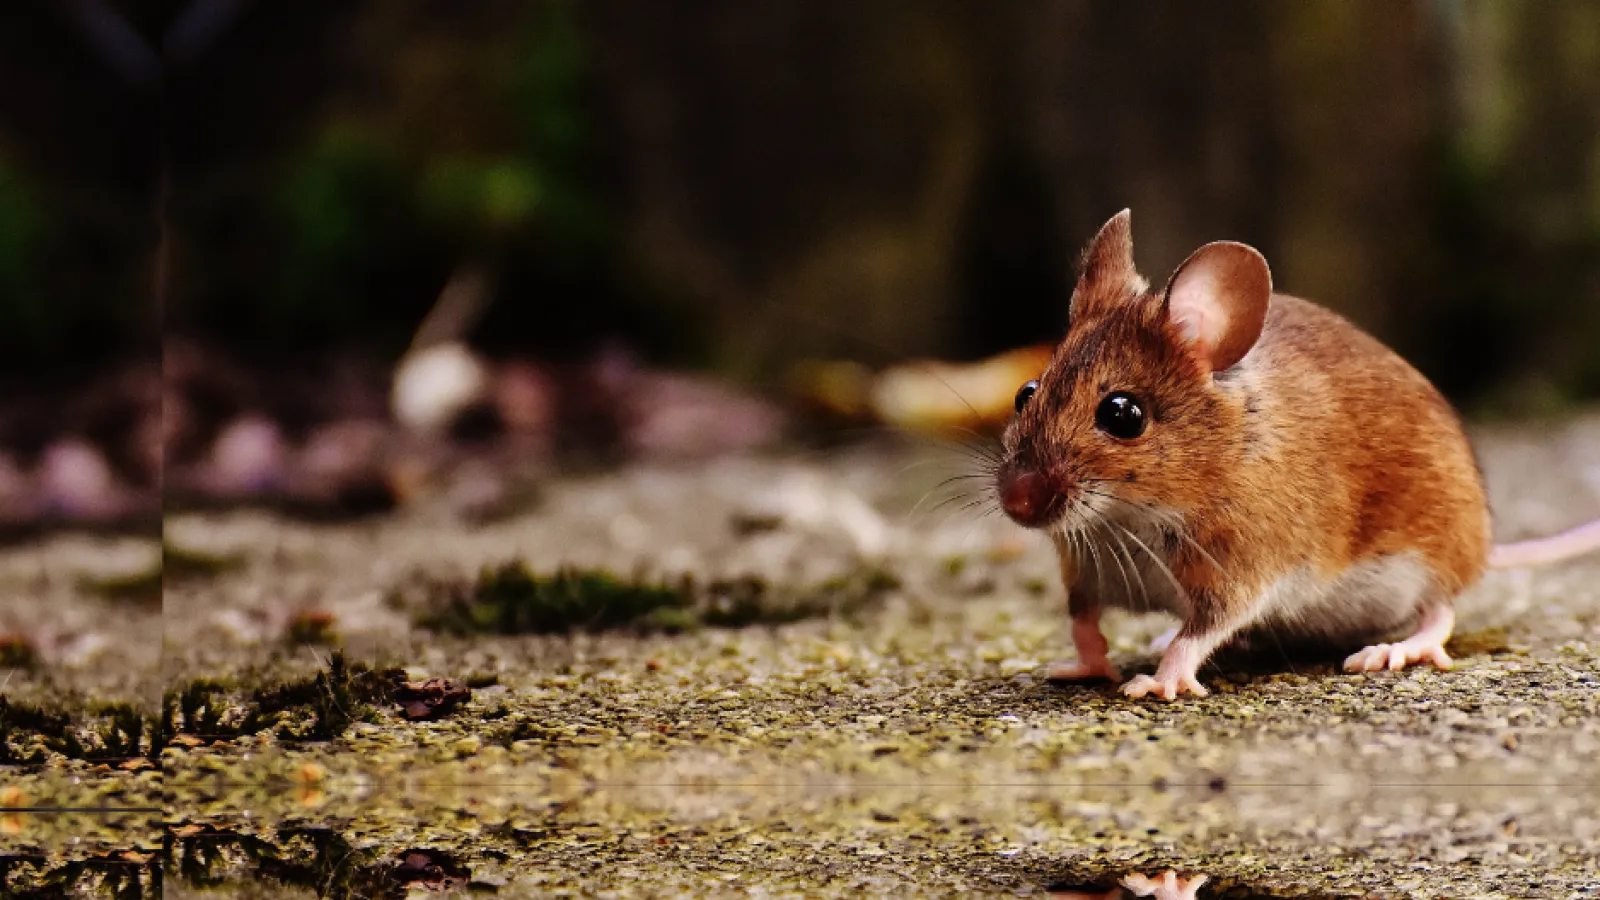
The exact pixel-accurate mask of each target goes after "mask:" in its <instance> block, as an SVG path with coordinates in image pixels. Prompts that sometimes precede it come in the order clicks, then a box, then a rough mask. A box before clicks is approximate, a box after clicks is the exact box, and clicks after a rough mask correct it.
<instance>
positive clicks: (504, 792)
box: [0, 415, 1600, 898]
mask: <svg viewBox="0 0 1600 900" xmlns="http://www.w3.org/2000/svg"><path fill="white" fill-rule="evenodd" d="M1477 437H1478V445H1479V449H1480V453H1481V457H1482V460H1483V463H1484V466H1485V469H1486V472H1487V478H1488V482H1489V484H1490V488H1491V494H1492V502H1493V505H1494V508H1495V510H1496V513H1497V522H1496V533H1497V535H1498V536H1500V537H1501V538H1502V539H1512V538H1519V537H1525V536H1530V535H1535V534H1540V533H1546V532H1549V531H1553V530H1556V529H1558V528H1561V527H1565V526H1568V525H1572V524H1576V523H1578V522H1580V521H1583V520H1585V519H1586V518H1588V517H1592V516H1594V515H1597V514H1600V416H1594V415H1591V416H1587V417H1580V418H1578V419H1575V420H1572V421H1569V422H1566V423H1564V424H1560V425H1550V426H1545V425H1526V424H1525V425H1519V426H1515V427H1513V426H1509V425H1505V426H1496V427H1491V428H1480V429H1478V434H1477ZM973 470H975V464H973V463H972V462H971V461H970V460H968V459H967V458H966V457H965V456H963V455H962V454H960V453H952V452H950V451H938V450H933V449H930V448H927V447H923V446H915V447H906V446H903V445H889V444H881V445H879V444H875V445H871V446H865V447H857V448H854V449H848V450H836V451H831V452H827V453H806V454H798V453H796V454H788V455H778V456H773V457H768V458H760V459H743V458H742V459H735V460H729V461H726V462H721V463H717V464H714V465H710V466H699V467H689V466H678V467H674V466H667V465H649V466H635V467H632V468H629V469H626V470H623V471H619V472H615V473H608V474H596V475H591V476H586V477H572V478H568V479H565V480H561V481H558V482H554V483H551V484H549V485H548V486H547V489H546V490H545V491H544V492H543V494H542V499H541V502H540V503H539V505H538V506H537V507H535V508H532V509H529V510H527V511H525V512H524V513H522V514H520V515H517V516H515V517H512V518H510V519H506V520H503V521H501V522H498V523H495V524H492V525H484V526H478V527H474V528H465V527H463V526H460V525H459V524H456V523H455V522H453V521H451V520H450V519H449V518H448V517H446V516H445V515H444V514H443V513H441V512H438V511H436V510H431V509H430V508H429V507H428V506H427V505H426V504H424V505H423V506H421V507H419V508H416V509H412V510H409V511H407V512H405V513H404V514H402V515H398V516H393V517H388V518H384V519H376V520H372V521H370V522H365V523H355V524H344V525H311V524H303V523H290V522H286V521H283V520H281V519H278V518H274V517H272V516H268V515H266V514H256V513H249V512H239V513H229V514H214V513H212V514H195V515H185V516H181V517H176V518H174V519H173V520H171V521H170V522H169V526H168V530H167V535H168V540H169V541H171V542H172V543H173V544H175V545H177V546H181V547H183V548H185V549H186V550H190V551H196V552H201V553H206V554H215V555H218V556H222V557H226V558H230V559H236V560H237V561H238V563H239V564H238V565H237V566H235V567H232V568H228V569H225V570H223V571H219V572H217V573H215V574H214V575H212V576H210V577H204V578H190V579H186V580H184V581H181V582H177V583H174V584H171V585H170V586H169V590H168V592H167V595H166V606H165V610H166V640H167V644H166V646H167V654H166V659H165V660H164V663H165V666H166V671H167V673H168V676H169V677H171V678H174V679H177V680H179V681H182V680H186V679H194V678H201V677H206V678H226V679H229V680H230V683H232V684H235V685H238V686H244V687H248V686H252V685H270V684H272V683H274V682H276V681H279V680H282V679H285V678H301V677H305V676H306V675H308V674H310V673H313V672H315V671H317V670H319V669H322V668H325V667H326V664H327V661H328V653H329V648H327V647H315V646H313V647H305V646H298V647H297V646H293V645H291V644H289V643H287V642H286V641H285V638H284V635H285V633H286V631H287V629H288V628H289V626H290V623H291V622H292V621H293V620H294V618H295V617H296V615H297V614H304V613H315V614H316V615H318V616H324V617H330V618H327V621H328V622H329V628H331V630H332V631H333V632H334V633H335V634H336V635H337V642H338V645H339V646H342V647H343V648H344V650H345V652H346V655H347V656H348V657H349V658H351V659H360V660H366V661H369V662H371V663H373V664H374V665H380V666H400V667H403V668H404V669H405V670H406V672H407V673H408V674H409V675H410V676H411V677H412V678H414V679H418V680H420V679H422V678H426V677H445V678H455V679H463V680H466V681H468V682H469V683H471V684H473V685H475V686H476V687H475V689H474V691H473V695H472V698H471V699H470V700H468V701H467V702H466V703H465V704H463V705H462V706H461V707H460V708H459V709H457V710H456V711H455V712H453V713H451V714H450V715H449V716H447V717H445V718H443V719H440V720H438V721H419V722H413V721H408V720H406V719H404V718H403V717H402V716H400V715H399V714H398V711H397V709H396V708H395V707H394V706H392V705H380V706H379V708H378V709H376V710H375V711H374V712H372V713H370V714H364V715H363V714H361V713H362V712H363V711H360V710H355V711H353V712H356V713H358V714H357V715H356V716H355V718H356V720H357V721H356V724H354V725H352V726H351V727H350V728H349V729H348V730H347V731H346V732H345V733H344V734H342V735H341V736H340V737H339V738H337V739H335V740H333V741H327V742H291V741H286V740H280V739H279V738H277V737H274V736H273V735H272V734H271V733H270V732H262V733H259V734H255V735H250V736H242V737H238V738H235V739H232V740H221V741H209V740H208V741H195V740H180V741H177V742H175V743H173V744H172V745H171V746H168V747H167V749H166V750H165V751H164V752H163V754H162V756H161V760H162V762H163V768H164V770H165V773H166V776H165V791H166V815H165V818H166V824H167V827H168V829H169V832H168V834H169V837H168V841H167V845H166V848H165V851H164V853H165V855H164V857H163V863H164V865H165V867H166V869H165V871H166V874H167V883H166V890H167V893H168V894H169V895H170V896H187V895H191V894H192V895H199V894H205V895H207V896H222V895H228V896H280V895H281V896H290V895H293V894H292V892H293V891H302V892H303V893H302V895H304V896H314V895H315V891H316V890H318V889H319V888H318V887H317V886H318V885H319V884H320V885H323V886H324V888H323V889H324V891H325V893H327V894H328V895H334V894H336V893H337V892H338V890H344V891H345V894H344V895H345V896H359V895H365V896H378V895H385V894H384V893H383V892H384V891H389V892H391V893H393V892H395V891H398V892H399V893H397V894H394V895H395V896H403V895H404V892H405V889H406V887H407V886H408V885H409V886H411V887H416V886H419V885H423V886H430V887H433V888H444V889H459V890H463V891H469V892H470V891H481V890H486V889H488V887H489V886H491V885H495V886H498V888H499V892H500V893H501V894H502V895H510V896H524V895H526V896H552V895H554V896H561V895H565V896H592V895H604V896H616V897H635V896H638V897H644V896H674V895H691V894H692V895H700V896H711V895H740V896H748V895H757V896H860V895H863V894H883V895H894V896H973V895H991V894H992V895H996V896H1029V895H1033V896H1043V895H1045V894H1046V892H1047V891H1046V889H1047V888H1049V887H1052V886H1054V887H1055V888H1064V887H1065V886H1066V885H1068V884H1079V885H1084V886H1088V885H1093V884H1099V885H1101V886H1102V887H1103V888H1105V889H1107V890H1109V888H1110V886H1111V885H1112V884H1114V882H1115V880H1116V879H1117V878H1120V877H1121V876H1122V875H1125V874H1128V873H1130V872H1142V873H1144V874H1148V875H1154V874H1158V873H1159V872H1160V871H1161V870H1163V869H1165V868H1168V867H1171V868H1176V869H1178V870H1180V871H1182V872H1193V873H1204V874H1206V875H1208V876H1209V878H1210V879H1211V880H1210V882H1209V883H1208V884H1207V886H1206V887H1205V888H1204V889H1202V890H1201V892H1200V896H1201V897H1206V896H1228V897H1250V896H1272V897H1280V896H1281V897H1291V896H1293V897H1323V896H1326V897H1395V898H1399V897H1508V898H1509V897H1529V898H1534V897H1538V898H1543V897H1600V802H1597V801H1600V559H1590V560H1584V561H1581V562H1574V563H1571V564H1567V565H1564V566H1560V567H1551V568H1548V569H1544V570H1539V571H1514V572H1504V573H1496V574H1492V575H1491V576H1489V577H1488V578H1486V579H1485V580H1484V581H1483V582H1482V583H1481V584H1480V585H1479V586H1478V587H1477V588H1475V589H1474V590H1473V591H1471V592H1470V593H1469V594H1468V595H1467V596H1465V597H1463V598H1462V600H1461V601H1460V604H1459V610H1460V624H1459V628H1458V635H1459V636H1458V640H1457V641H1456V642H1455V643H1454V644H1453V646H1452V650H1453V652H1454V653H1455V655H1456V656H1457V662H1458V664H1457V667H1456V669H1455V670H1453V671H1451V672H1444V673H1441V672H1436V671H1433V670H1430V669H1418V670H1408V671H1404V672H1400V673H1381V674H1377V675H1362V676H1355V675H1346V674H1343V673H1340V672H1338V671H1336V670H1335V668H1334V666H1333V665H1331V664H1330V663H1329V662H1328V661H1326V660H1309V659H1293V660H1288V659H1283V658H1277V659H1272V658H1262V659H1255V660H1249V661H1242V662H1229V663H1225V664H1224V665H1223V666H1222V667H1220V668H1219V667H1210V668H1208V669H1207V670H1205V671H1203V672H1202V681H1203V682H1204V683H1206V684H1207V685H1208V686H1209V687H1210V688H1211V689H1212V695H1211V696H1209V697H1207V698H1204V699H1199V700H1195V699H1192V698H1186V699H1183V700H1180V701H1178V702H1176V703H1165V702H1161V701H1154V700H1144V701H1132V700H1128V699H1125V698H1123V697H1122V696H1121V695H1120V694H1118V693H1117V692H1116V691H1115V689H1114V686H1112V685H1108V684H1091V685H1084V686H1057V685H1052V684H1048V683H1045V682H1044V681H1043V680H1042V679H1041V677H1040V670H1041V668H1042V667H1043V666H1045V665H1047V664H1048V663H1050V662H1052V661H1054V660H1058V659H1061V658H1064V657H1066V656H1069V655H1070V652H1071V651H1070V643H1069V641H1068V637H1067V634H1066V628H1065V620H1064V616H1063V598H1062V596H1061V591H1060V586H1059V584H1058V583H1057V581H1056V576H1055V572H1054V561H1053V559H1052V557H1051V554H1050V552H1049V550H1048V548H1047V547H1045V546H1043V545H1042V543H1041V542H1039V541H1036V540H1034V539H1032V538H1031V537H1030V536H1028V535H1025V534H1021V533H1020V532H1018V531H1017V530H1015V529H1013V528H1012V527H1011V526H1009V525H1008V524H1007V523H1005V522H1004V521H1003V520H1002V519H1001V518H1000V517H998V516H996V515H983V512H984V510H983V509H982V508H978V509H967V510H963V509H961V508H960V507H961V505H962V503H964V502H965V501H964V500H957V501H955V502H953V503H949V504H947V505H945V506H944V507H942V508H936V509H935V508H931V507H935V506H936V505H937V502H938V501H939V500H940V499H942V498H943V497H944V496H945V495H946V494H948V493H949V486H945V487H940V482H941V481H942V480H943V479H944V478H946V477H948V476H949V475H952V474H957V473H961V472H968V471H973ZM956 484H957V485H960V484H962V482H957V483H956ZM930 491H931V492H932V495H931V496H930ZM510 559H522V560H525V561H526V562H527V563H528V564H529V565H530V566H531V567H532V568H533V569H535V570H536V571H548V570H553V569H555V568H556V567H558V566H560V565H573V566H579V567H592V568H603V569H606V570H608V571H611V572H613V573H618V574H623V575H627V576H637V577H639V578H642V579H646V580H649V579H661V578H672V577H677V576H679V575H681V574H684V573H689V574H692V575H694V576H695V577H696V578H699V579H705V580H709V579H713V578H718V577H742V576H754V577H759V578H761V579H763V580H765V581H766V582H768V583H770V584H773V585H778V586H784V585H809V584H816V583H819V582H822V581H825V580H827V579H829V578H833V577H836V576H841V575H851V574H853V573H858V572H860V571H863V570H865V569H871V570H874V571H876V570H883V571H887V572H890V573H892V574H893V575H894V576H895V577H896V578H897V579H898V581H899V585H900V586H899V587H898V588H897V589H895V590H892V591H890V592H888V593H886V594H884V595H883V596H881V597H879V598H877V599H875V600H874V601H873V602H871V603H870V604H868V605H866V606H865V607H864V608H862V609H859V610H857V611H854V612H852V613H849V614H847V615H843V616H833V617H827V618H815V619H809V620H805V621H800V622H795V623H791V624H784V625H780V626H771V627H769V626H752V627H747V628H741V629H716V628H701V629H697V630H690V631H687V632H683V633H661V632H653V633H637V632H635V631H631V630H614V631H607V632H602V633H588V632H579V633H576V634H574V635H571V636H480V637H473V638H462V637H446V636H441V635H436V634H433V633H431V632H428V631H425V630H422V629H419V628H417V627H415V626H414V625H413V622H414V621H415V620H416V618H417V617H418V615H420V614H422V613H423V612H425V611H426V610H427V609H428V608H429V604H430V603H432V602H436V599H437V598H436V597H434V596H433V595H432V593H431V592H430V589H429V587H428V585H429V584H430V583H432V582H437V581H439V580H449V579H461V580H465V579H470V578H472V577H474V576H475V575H476V573H477V572H478V571H479V569H480V568H481V567H483V566H485V565H494V564H498V563H502V562H505V561H507V560H510ZM1169 624H1170V623H1169V622H1167V621H1163V620H1160V619H1157V618H1133V617H1124V616H1114V617H1112V618H1110V619H1109V620H1108V629H1109V633H1110V636H1111V639H1112V658H1113V660H1115V661H1116V662H1118V663H1119V664H1120V665H1121V666H1122V667H1123V669H1124V672H1125V674H1132V673H1137V672H1140V671H1146V672H1148V671H1152V670H1153V668H1154V665H1155V662H1156V659H1157V656H1156V654H1154V653H1152V652H1150V651H1149V650H1148V649H1146V648H1147V645H1148V642H1149V640H1150V639H1151V638H1152V637H1154V636H1155V635H1156V634H1158V633H1160V632H1161V631H1163V630H1165V628H1166V627H1167V626H1168V625H1169ZM1352 649H1353V648H1352ZM140 774H141V773H137V772H135V773H119V774H118V776H117V777H119V778H124V779H131V778H134V777H137V776H138V775H140ZM3 831H4V823H3V822H0V832H3ZM8 840H15V838H11V839H8ZM408 854H409V855H408ZM263 859H268V860H271V865H265V864H263V863H262V860H263ZM339 860H343V862H339ZM430 866H431V868H430ZM268 870H270V872H276V873H278V874H277V875H271V874H270V872H269V871H268ZM263 873H268V874H267V875H266V876H264V875H263ZM452 873H454V874H452ZM279 876H281V877H279ZM263 878H265V879H266V880H263ZM274 878H275V879H277V880H272V879H274ZM329 885H332V887H327V886H329ZM273 890H277V891H280V893H272V892H271V891H273ZM263 891H265V892H266V893H263ZM285 892H287V893H285Z"/></svg>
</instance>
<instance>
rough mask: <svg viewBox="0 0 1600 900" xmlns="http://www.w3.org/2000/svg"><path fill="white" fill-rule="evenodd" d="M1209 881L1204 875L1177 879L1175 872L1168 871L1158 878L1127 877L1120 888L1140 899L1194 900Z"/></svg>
mask: <svg viewBox="0 0 1600 900" xmlns="http://www.w3.org/2000/svg"><path fill="white" fill-rule="evenodd" d="M1210 880H1211V879H1210V878H1208V877H1206V876H1205V875H1196V876H1195V877H1193V878H1179V877H1178V873H1177V872H1174V871H1172V870H1171V869H1168V870H1167V871H1166V872H1164V873H1162V875H1161V877H1160V878H1146V877H1144V876H1143V875H1137V874H1135V875H1129V876H1128V877H1126V878H1124V879H1122V886H1123V887H1125V888H1127V889H1128V890H1130V891H1133V892H1134V894H1136V895H1138V896H1140V897H1154V898H1156V900H1195V896H1194V895H1195V892H1196V891H1198V890H1200V886H1201V885H1203V884H1205V883H1206V882H1207V881H1210Z"/></svg>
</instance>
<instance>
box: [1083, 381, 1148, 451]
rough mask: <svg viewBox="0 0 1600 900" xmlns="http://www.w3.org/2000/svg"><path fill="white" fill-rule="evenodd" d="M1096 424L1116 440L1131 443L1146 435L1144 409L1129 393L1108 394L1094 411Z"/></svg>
mask: <svg viewBox="0 0 1600 900" xmlns="http://www.w3.org/2000/svg"><path fill="white" fill-rule="evenodd" d="M1094 424H1095V425H1096V426H1097V427H1098V428H1099V429H1100V430H1101V431H1104V432H1105V433H1106V434H1109V435H1111V436H1112V437H1114V438H1121V439H1122V440H1125V441H1131V440H1133V439H1134V438H1136V437H1138V436H1139V435H1141V434H1144V407H1143V406H1140V405H1139V398H1137V397H1135V396H1133V395H1132V394H1130V393H1128V392H1127V391H1117V392H1116V393H1115V394H1107V395H1106V398H1105V399H1104V400H1101V401H1100V406H1099V408H1098V409H1096V410H1095V411H1094Z"/></svg>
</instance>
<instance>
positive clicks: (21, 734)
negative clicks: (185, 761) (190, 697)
mask: <svg viewBox="0 0 1600 900" xmlns="http://www.w3.org/2000/svg"><path fill="white" fill-rule="evenodd" d="M163 746H164V743H163V741H162V738H161V734H160V732H159V730H158V729H157V728H156V721H155V719H154V717H151V716H146V715H144V714H143V713H141V712H139V710H137V709H136V708H134V707H133V706H131V705H129V704H126V703H102V704H95V705H93V706H90V707H88V708H86V709H83V710H77V711H69V710H68V709H65V708H62V709H48V708H45V707H43V706H38V705H34V704H31V703H21V702H13V701H12V700H11V699H10V698H7V697H3V696H0V764H7V765H24V766H36V765H43V764H45V763H48V762H50V761H52V759H60V758H65V759H82V760H90V761H96V762H120V761H125V760H129V759H136V758H141V757H142V758H145V759H149V760H152V761H153V760H155V759H157V758H158V757H159V756H160V754H161V748H162V747H163Z"/></svg>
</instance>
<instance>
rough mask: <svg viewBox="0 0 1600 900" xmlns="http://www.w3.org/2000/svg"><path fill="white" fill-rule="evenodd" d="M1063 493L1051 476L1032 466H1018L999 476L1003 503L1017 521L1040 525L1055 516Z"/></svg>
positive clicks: (1001, 502)
mask: <svg viewBox="0 0 1600 900" xmlns="http://www.w3.org/2000/svg"><path fill="white" fill-rule="evenodd" d="M1059 500H1060V496H1059V495H1058V494H1057V493H1056V492H1055V490H1054V489H1053V488H1052V487H1051V485H1050V481H1049V479H1047V478H1045V477H1044V475H1042V474H1040V473H1039V472H1036V471H1034V470H1032V469H1017V470H1013V471H1010V472H1005V473H1002V474H1001V476H1000V505H1001V506H1002V507H1004V508H1005V511H1006V515H1008V516H1010V517H1011V518H1012V519H1013V520H1014V521H1015V522H1016V523H1017V524H1018V525H1023V526H1025V527H1028V528H1037V527H1039V526H1040V525H1045V524H1047V523H1048V522H1049V521H1050V520H1051V519H1052V518H1054V517H1055V513H1056V507H1057V506H1058V504H1059Z"/></svg>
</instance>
